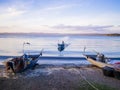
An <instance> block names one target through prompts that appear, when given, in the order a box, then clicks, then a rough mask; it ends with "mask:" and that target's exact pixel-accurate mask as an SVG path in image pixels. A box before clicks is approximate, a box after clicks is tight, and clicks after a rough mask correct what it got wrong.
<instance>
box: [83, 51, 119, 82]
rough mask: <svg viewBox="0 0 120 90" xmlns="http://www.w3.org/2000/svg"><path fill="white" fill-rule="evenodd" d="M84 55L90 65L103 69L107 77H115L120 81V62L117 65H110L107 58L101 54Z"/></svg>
mask: <svg viewBox="0 0 120 90" xmlns="http://www.w3.org/2000/svg"><path fill="white" fill-rule="evenodd" d="M83 55H84V56H85V58H86V59H87V60H88V61H89V62H90V63H92V64H93V65H95V66H97V67H99V68H101V69H102V71H103V74H104V75H105V76H109V77H115V78H116V79H119V80H120V63H119V62H118V63H115V64H108V63H107V59H106V58H105V56H104V55H103V54H100V53H98V54H97V55H85V54H83ZM102 55H103V56H102ZM100 56H101V57H100Z"/></svg>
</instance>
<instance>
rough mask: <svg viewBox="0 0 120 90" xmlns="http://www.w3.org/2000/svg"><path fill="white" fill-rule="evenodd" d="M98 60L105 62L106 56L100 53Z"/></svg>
mask: <svg viewBox="0 0 120 90" xmlns="http://www.w3.org/2000/svg"><path fill="white" fill-rule="evenodd" d="M96 60H97V61H100V62H105V56H104V54H102V53H98V54H97V57H96Z"/></svg>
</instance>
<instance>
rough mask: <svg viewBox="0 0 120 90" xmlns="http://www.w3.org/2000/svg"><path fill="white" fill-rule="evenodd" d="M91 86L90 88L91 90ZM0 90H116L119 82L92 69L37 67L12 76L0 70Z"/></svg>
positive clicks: (67, 65) (48, 65)
mask: <svg viewBox="0 0 120 90" xmlns="http://www.w3.org/2000/svg"><path fill="white" fill-rule="evenodd" d="M92 85H93V86H92ZM0 87H1V90H95V88H96V89H98V90H106V89H104V88H107V89H109V90H119V87H120V80H117V79H115V78H111V77H106V76H104V75H103V73H102V70H101V69H99V68H97V67H95V66H92V65H75V64H63V65H52V64H43V65H37V66H36V67H35V69H33V70H31V69H29V70H26V71H25V72H22V73H18V74H16V75H6V73H5V71H4V66H0Z"/></svg>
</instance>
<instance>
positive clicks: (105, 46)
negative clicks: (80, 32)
mask: <svg viewBox="0 0 120 90" xmlns="http://www.w3.org/2000/svg"><path fill="white" fill-rule="evenodd" d="M62 40H64V41H65V43H70V45H69V46H68V47H67V48H66V49H65V51H64V52H62V56H76V57H81V56H82V53H83V49H84V47H86V53H93V54H95V52H94V51H93V50H95V51H98V52H102V53H104V54H105V55H106V56H107V57H120V37H110V36H23V35H22V36H17V35H14V36H12V35H11V36H9V35H0V56H9V55H10V56H18V55H22V54H23V43H24V42H29V43H30V45H27V44H25V45H24V51H25V52H28V53H39V52H40V50H41V49H42V48H43V49H44V51H43V55H44V56H59V55H60V53H59V51H58V50H57V43H58V42H61V41H62Z"/></svg>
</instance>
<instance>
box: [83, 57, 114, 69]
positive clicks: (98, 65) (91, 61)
mask: <svg viewBox="0 0 120 90" xmlns="http://www.w3.org/2000/svg"><path fill="white" fill-rule="evenodd" d="M84 56H85V58H86V59H87V60H88V61H89V62H90V63H92V64H93V65H95V66H97V67H99V68H103V67H105V66H108V67H113V65H111V64H107V63H104V62H100V61H97V60H96V56H97V55H84Z"/></svg>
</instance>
